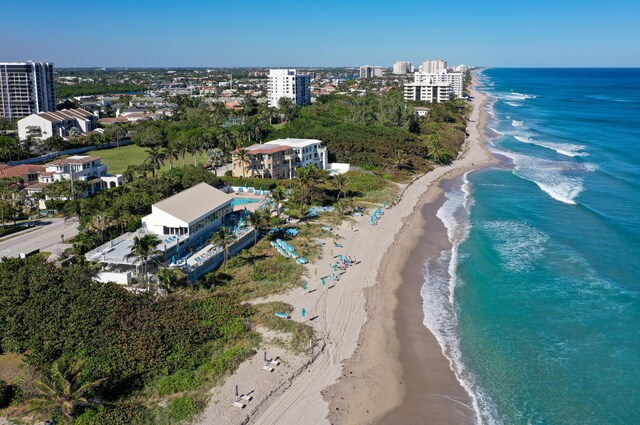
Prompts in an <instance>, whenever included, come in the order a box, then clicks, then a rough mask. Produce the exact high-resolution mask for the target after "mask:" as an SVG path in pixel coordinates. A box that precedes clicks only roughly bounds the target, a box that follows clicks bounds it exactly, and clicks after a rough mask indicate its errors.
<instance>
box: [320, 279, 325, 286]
mask: <svg viewBox="0 0 640 425" xmlns="http://www.w3.org/2000/svg"><path fill="white" fill-rule="evenodd" d="M320 279H321V280H322V286H324V285H325V283H324V277H321V278H320Z"/></svg>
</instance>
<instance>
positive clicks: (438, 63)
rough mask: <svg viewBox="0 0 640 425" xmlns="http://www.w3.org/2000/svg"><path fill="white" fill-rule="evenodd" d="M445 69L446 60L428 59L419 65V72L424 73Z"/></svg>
mask: <svg viewBox="0 0 640 425" xmlns="http://www.w3.org/2000/svg"><path fill="white" fill-rule="evenodd" d="M446 70H447V61H443V60H428V61H424V62H422V65H420V72H424V73H426V74H434V73H436V72H442V71H446Z"/></svg>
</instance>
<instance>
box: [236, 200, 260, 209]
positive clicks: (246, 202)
mask: <svg viewBox="0 0 640 425" xmlns="http://www.w3.org/2000/svg"><path fill="white" fill-rule="evenodd" d="M260 201H262V199H254V198H233V199H232V200H231V205H232V206H234V207H235V206H237V205H244V204H253V203H255V202H260Z"/></svg>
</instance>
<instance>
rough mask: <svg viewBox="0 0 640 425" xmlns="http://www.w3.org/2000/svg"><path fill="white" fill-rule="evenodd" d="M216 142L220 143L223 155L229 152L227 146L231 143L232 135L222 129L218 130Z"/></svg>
mask: <svg viewBox="0 0 640 425" xmlns="http://www.w3.org/2000/svg"><path fill="white" fill-rule="evenodd" d="M218 140H220V141H221V142H222V146H223V151H224V153H227V152H229V144H230V143H231V142H233V135H232V134H231V132H230V131H229V130H227V129H226V128H223V129H221V130H220V134H218Z"/></svg>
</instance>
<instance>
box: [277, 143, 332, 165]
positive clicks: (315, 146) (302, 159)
mask: <svg viewBox="0 0 640 425" xmlns="http://www.w3.org/2000/svg"><path fill="white" fill-rule="evenodd" d="M265 144H266V145H274V146H276V145H277V146H288V147H290V148H291V149H292V150H293V152H292V155H293V157H292V161H293V162H292V166H293V169H294V170H295V169H296V168H299V167H306V166H307V165H315V166H316V167H318V168H320V169H322V170H326V169H328V168H329V158H328V155H329V153H328V152H327V148H326V147H324V146H322V141H320V140H316V139H277V140H274V141H271V142H267V143H265Z"/></svg>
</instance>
